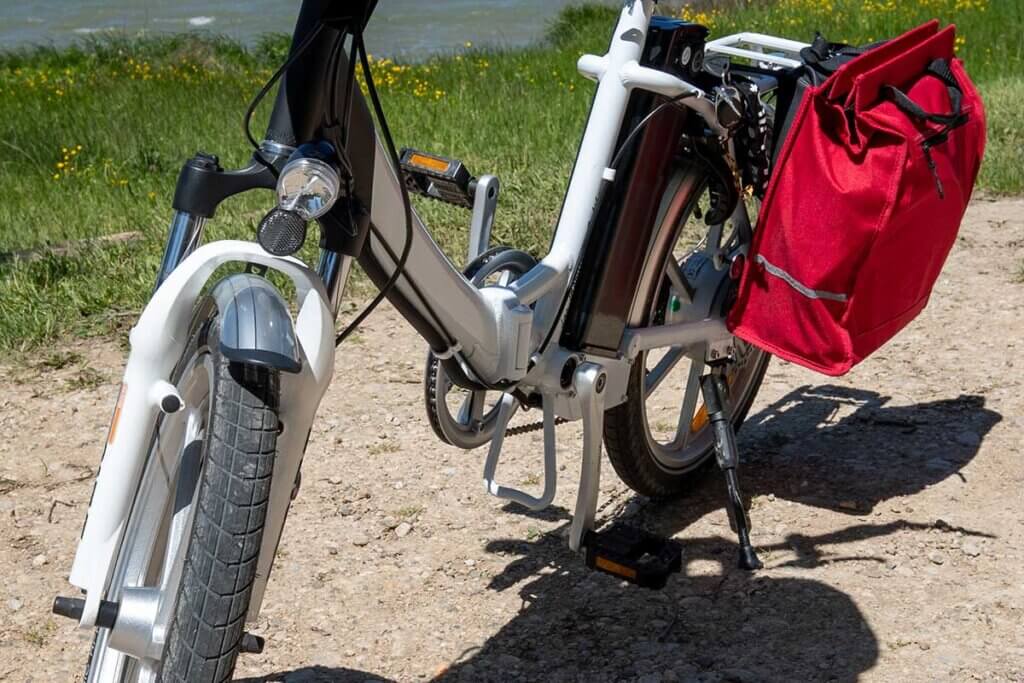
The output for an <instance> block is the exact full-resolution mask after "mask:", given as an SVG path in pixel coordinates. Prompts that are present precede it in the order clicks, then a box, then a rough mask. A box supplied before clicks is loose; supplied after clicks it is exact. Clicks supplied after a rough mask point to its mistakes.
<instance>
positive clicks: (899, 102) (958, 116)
mask: <svg viewBox="0 0 1024 683" xmlns="http://www.w3.org/2000/svg"><path fill="white" fill-rule="evenodd" d="M925 74H926V75H929V76H935V77H936V78H938V79H939V80H941V81H942V82H943V83H945V84H946V91H947V92H948V93H949V102H950V105H951V109H952V111H950V113H948V114H936V113H933V112H929V111H925V110H924V108H923V107H921V105H919V104H918V103H917V102H915V101H914V100H912V99H910V97H909V96H908V95H907V94H906V93H905V92H903V91H902V90H900V89H899V88H897V87H895V86H891V85H887V86H884V90H885V91H886V92H888V93H889V94H890V95H891V96H892V99H893V102H894V103H895V104H896V106H897V107H899V108H900V110H901V111H903V112H904V113H905V114H907V115H909V116H913V117H914V118H916V119H919V120H921V121H931V122H932V123H938V124H940V125H942V126H945V130H944V131H943V132H946V133H948V132H949V131H950V130H952V129H954V128H957V127H958V126H962V125H963V124H965V123H966V122H967V116H966V115H965V114H964V113H963V112H962V111H961V107H962V106H963V91H962V90H961V89H960V84H959V83H957V81H956V77H955V76H953V71H952V70H951V69H950V68H949V62H947V61H946V60H945V59H936V60H934V61H933V62H932V63H931V64H929V65H928V68H927V69H925Z"/></svg>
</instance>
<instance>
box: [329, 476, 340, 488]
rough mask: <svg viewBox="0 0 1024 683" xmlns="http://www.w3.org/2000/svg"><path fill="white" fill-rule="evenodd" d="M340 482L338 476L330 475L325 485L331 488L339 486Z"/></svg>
mask: <svg viewBox="0 0 1024 683" xmlns="http://www.w3.org/2000/svg"><path fill="white" fill-rule="evenodd" d="M342 481H343V480H342V478H341V477H339V476H338V475H336V474H333V475H331V476H329V477H327V483H328V484H331V485H332V486H337V485H338V484H340V483H341V482H342Z"/></svg>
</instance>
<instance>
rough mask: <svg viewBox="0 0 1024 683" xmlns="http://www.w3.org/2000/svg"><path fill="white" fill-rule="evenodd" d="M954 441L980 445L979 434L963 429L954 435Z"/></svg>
mask: <svg viewBox="0 0 1024 683" xmlns="http://www.w3.org/2000/svg"><path fill="white" fill-rule="evenodd" d="M956 442H957V443H958V444H960V445H961V446H980V445H981V435H979V434H978V433H977V432H972V431H963V432H960V433H959V434H957V435H956Z"/></svg>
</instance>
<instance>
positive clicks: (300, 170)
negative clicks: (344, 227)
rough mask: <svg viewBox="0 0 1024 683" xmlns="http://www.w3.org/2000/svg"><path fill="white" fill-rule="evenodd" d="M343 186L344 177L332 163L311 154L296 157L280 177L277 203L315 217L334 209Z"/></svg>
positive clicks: (286, 209)
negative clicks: (342, 179)
mask: <svg viewBox="0 0 1024 683" xmlns="http://www.w3.org/2000/svg"><path fill="white" fill-rule="evenodd" d="M340 188H341V178H340V177H339V176H338V172H337V171H336V170H335V169H334V167H333V166H331V165H330V164H328V163H326V162H324V161H321V160H320V159H313V158H311V157H301V158H298V159H293V160H291V161H289V162H288V163H287V164H285V167H284V168H283V169H282V170H281V176H280V177H279V178H278V179H277V204H278V206H280V207H281V208H282V209H284V210H285V211H294V212H295V213H297V214H298V215H300V216H302V217H303V218H305V219H306V220H307V221H308V220H312V219H314V218H318V217H320V216H322V215H324V214H325V213H327V212H328V211H330V210H331V207H332V206H334V202H335V201H336V200H337V199H338V192H339V190H340Z"/></svg>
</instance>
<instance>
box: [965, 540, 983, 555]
mask: <svg viewBox="0 0 1024 683" xmlns="http://www.w3.org/2000/svg"><path fill="white" fill-rule="evenodd" d="M960 552H962V553H963V554H964V555H967V556H968V557H977V556H978V555H981V547H980V546H979V545H978V544H977V543H975V542H974V541H964V542H963V543H961V544H960Z"/></svg>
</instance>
